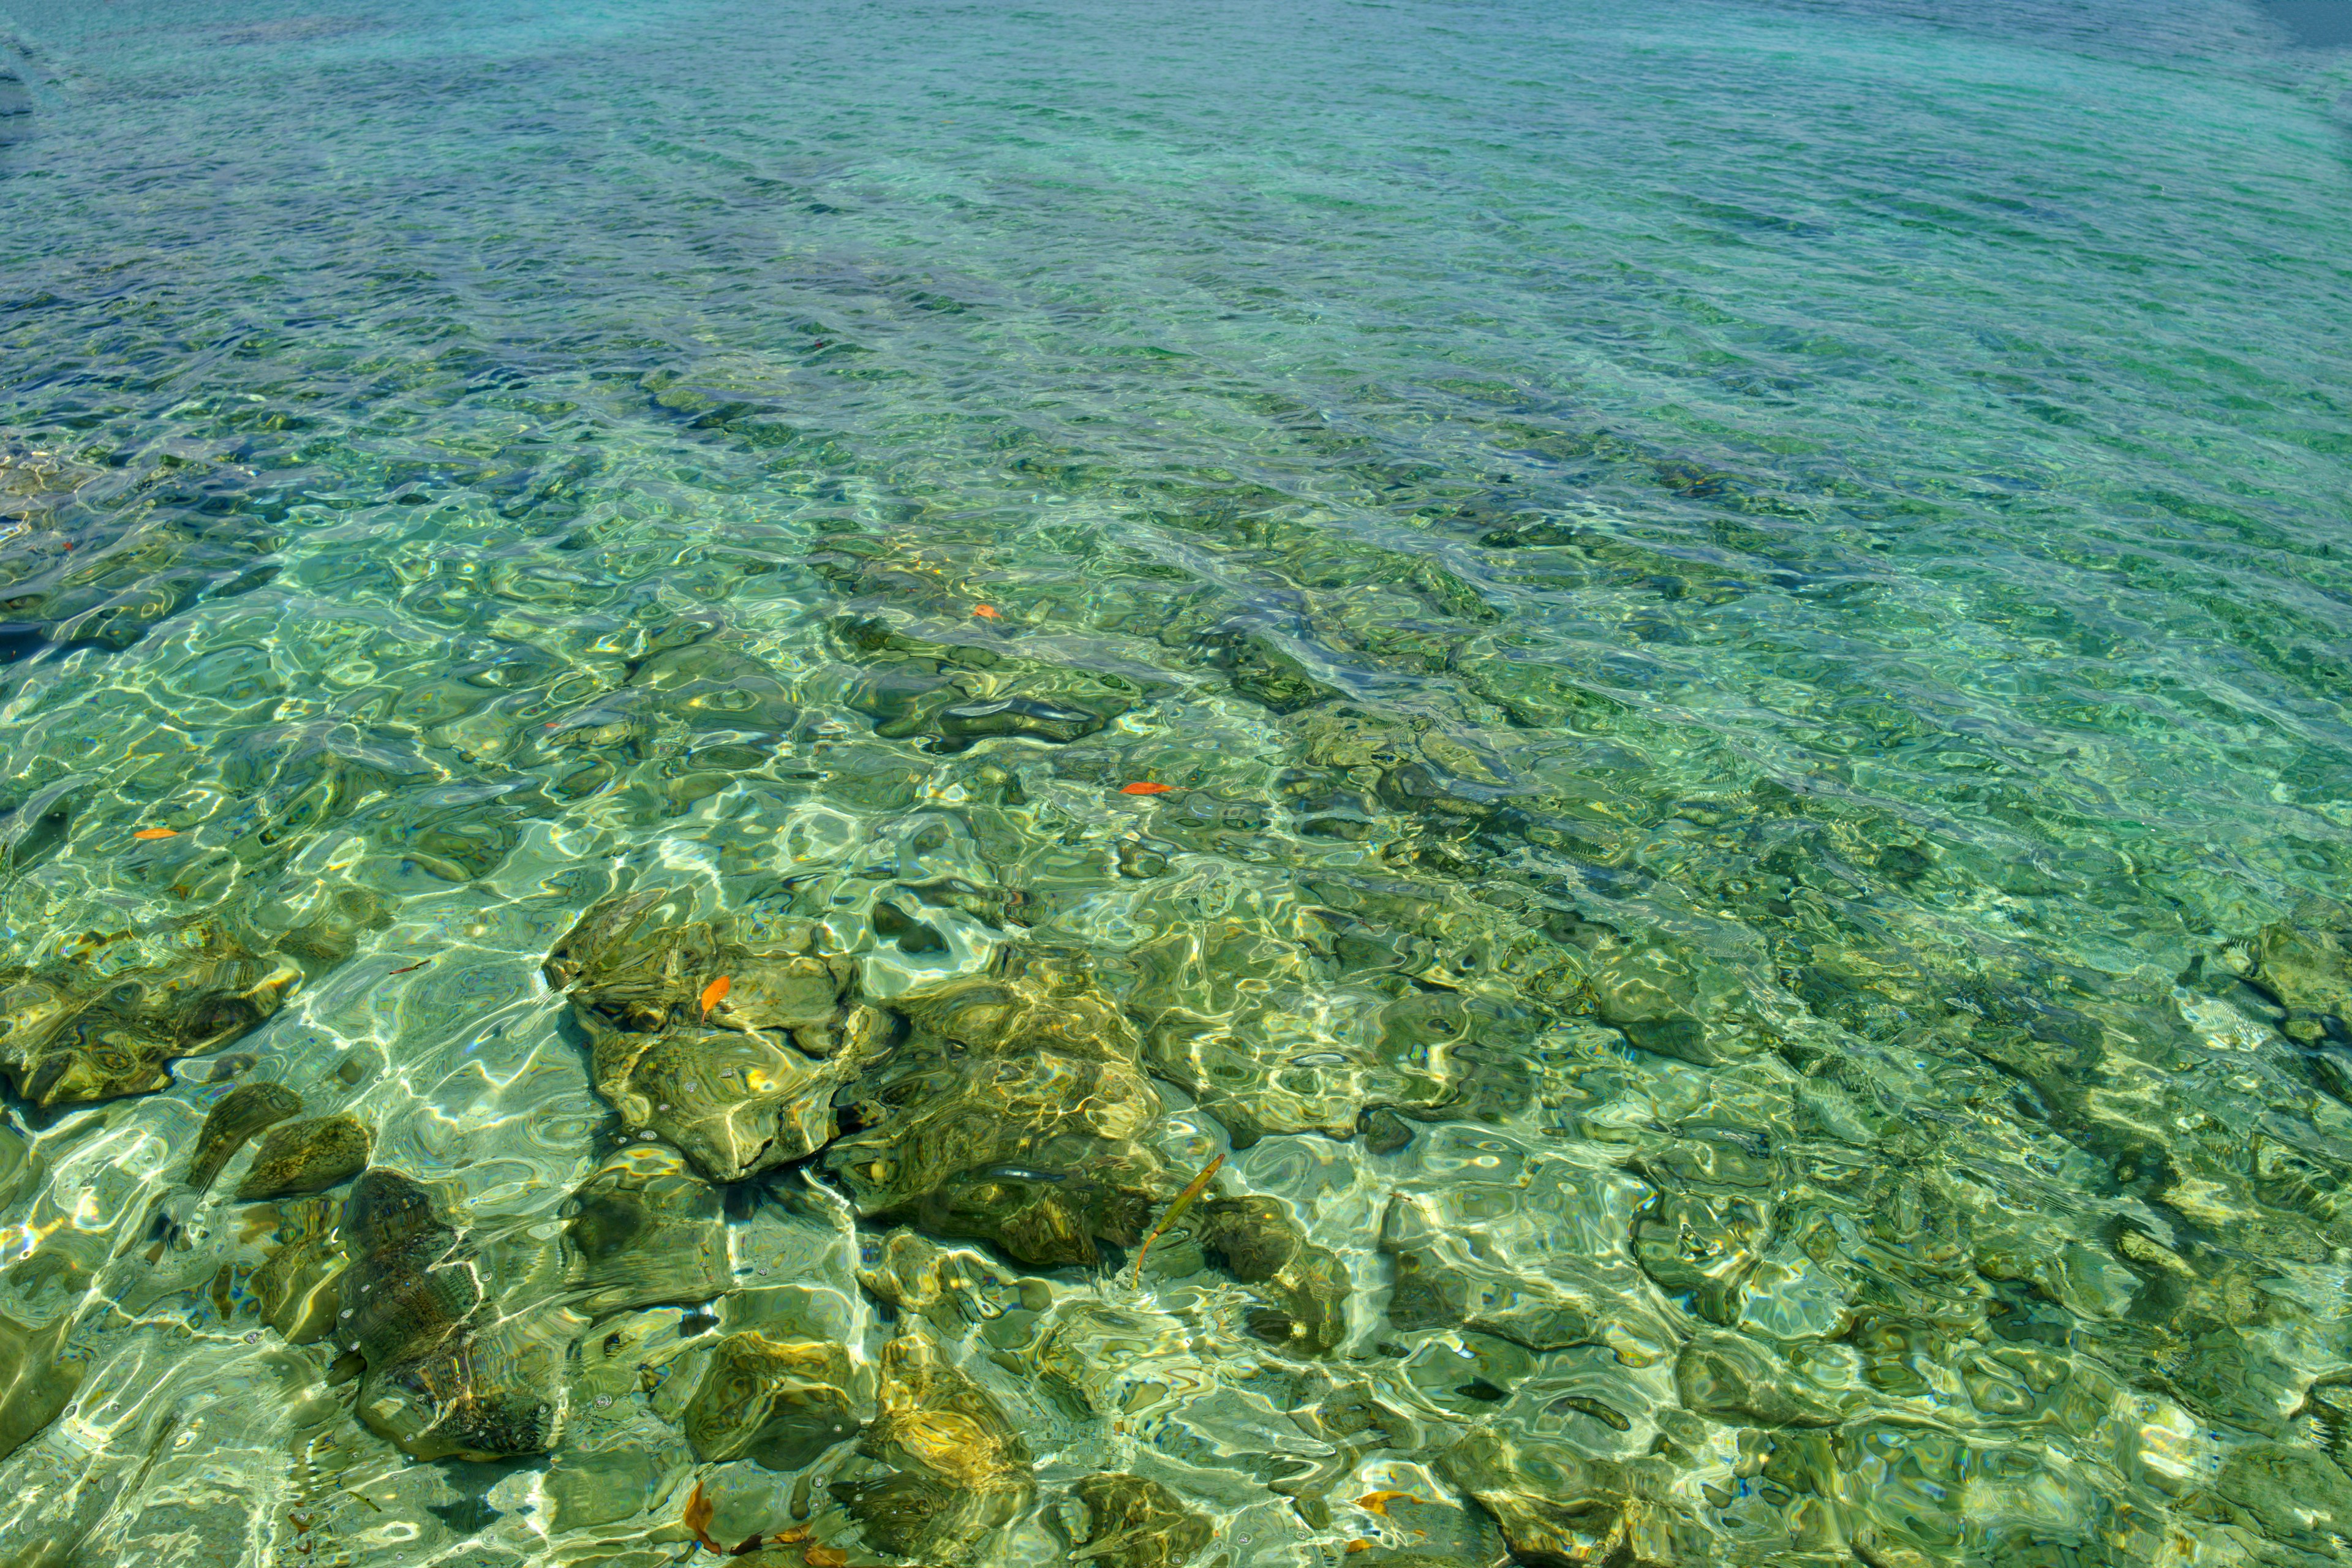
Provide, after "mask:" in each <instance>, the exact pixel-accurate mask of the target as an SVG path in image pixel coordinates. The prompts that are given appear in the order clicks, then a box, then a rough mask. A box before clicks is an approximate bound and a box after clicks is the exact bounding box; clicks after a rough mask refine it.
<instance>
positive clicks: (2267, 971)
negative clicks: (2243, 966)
mask: <svg viewBox="0 0 2352 1568" xmlns="http://www.w3.org/2000/svg"><path fill="white" fill-rule="evenodd" d="M2252 952H2253V957H2254V962H2255V969H2254V973H2253V979H2254V982H2255V983H2256V984H2259V985H2260V986H2262V987H2263V989H2264V990H2265V991H2268V992H2269V993H2270V994H2272V995H2273V996H2275V997H2277V998H2278V999H2279V1002H2280V1003H2281V1004H2282V1005H2284V1006H2285V1007H2286V1008H2288V1009H2289V1011H2290V1013H2291V1014H2294V1015H2302V1016H2306V1017H2310V1018H2315V1019H2324V1020H2326V1021H2328V1022H2329V1024H2330V1025H2332V1028H2333V1032H2334V1033H2335V1034H2336V1037H2337V1038H2339V1039H2352V910H2347V909H2345V908H2344V907H2343V906H2341V905H2337V904H2331V903H2325V902H2321V901H2319V900H2313V901H2311V902H2309V903H2306V904H2305V905H2304V906H2302V907H2301V908H2299V909H2297V910H2295V912H2294V916H2293V918H2291V919H2288V920H2284V921H2273V923H2272V924H2270V925H2266V926H2264V927H2263V929H2262V931H2261V932H2260V934H2258V935H2257V936H2256V937H2255V939H2254V941H2253V943H2252ZM2289 1022H2290V1028H2292V1027H2293V1025H2294V1022H2295V1020H2294V1019H2293V1018H2291V1019H2290V1021H2289ZM2296 1032H2297V1033H2302V1032H2303V1031H2296Z"/></svg>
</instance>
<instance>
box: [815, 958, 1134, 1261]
mask: <svg viewBox="0 0 2352 1568" xmlns="http://www.w3.org/2000/svg"><path fill="white" fill-rule="evenodd" d="M893 1006H894V1007H895V1008H896V1009H897V1010H898V1012H899V1013H900V1014H901V1015H903V1016H905V1018H906V1019H907V1021H908V1026H909V1028H910V1031H911V1036H910V1038H909V1039H908V1041H907V1042H906V1043H905V1044H903V1045H901V1046H899V1047H898V1048H897V1049H895V1050H894V1051H893V1052H892V1053H891V1055H890V1057H889V1058H887V1061H885V1062H883V1063H882V1064H880V1065H878V1066H877V1068H875V1069H874V1070H873V1071H871V1072H869V1073H868V1074H867V1075H866V1076H865V1077H864V1078H861V1079H859V1080H858V1082H857V1083H856V1086H855V1089H854V1091H853V1092H854V1094H855V1096H856V1099H855V1101H854V1105H855V1110H856V1115H857V1116H858V1118H859V1119H860V1120H861V1121H864V1122H865V1123H866V1126H865V1127H864V1128H863V1130H861V1131H858V1132H856V1134H854V1135H852V1136H849V1137H845V1138H843V1139H841V1140H840V1141H839V1142H835V1144H834V1145H833V1147H832V1148H830V1149H829V1150H827V1151H826V1152H825V1166H826V1168H827V1169H828V1170H829V1171H831V1172H833V1173H835V1174H836V1175H837V1176H838V1177H839V1178H840V1179H841V1181H842V1182H843V1184H844V1185H845V1187H846V1188H847V1189H848V1191H849V1193H850V1195H851V1198H852V1200H853V1201H854V1202H855V1203H856V1205H857V1209H858V1212H859V1214H860V1215H865V1216H866V1217H868V1218H875V1219H882V1220H893V1219H903V1220H906V1221H908V1222H911V1223H912V1224H914V1225H916V1226H919V1227H920V1228H922V1229H924V1230H927V1231H929V1232H932V1233H934V1234H937V1235H942V1236H964V1237H980V1238H982V1239H985V1240H988V1241H992V1242H993V1243H995V1244H996V1245H997V1246H999V1247H1003V1248H1004V1250H1005V1251H1006V1252H1008V1253H1010V1254H1011V1255H1012V1256H1013V1257H1014V1258H1019V1259H1021V1260H1022V1261H1023V1262H1024V1263H1032V1264H1038V1265H1054V1264H1070V1263H1076V1264H1090V1263H1093V1262H1094V1261H1096V1260H1097V1257H1098V1256H1099V1254H1098V1250H1097V1242H1098V1241H1112V1242H1116V1243H1118V1244H1119V1245H1121V1246H1133V1245H1135V1243H1136V1242H1137V1241H1139V1239H1141V1234H1142V1226H1143V1225H1144V1223H1145V1219H1146V1216H1147V1214H1148V1212H1149V1210H1150V1205H1151V1204H1152V1202H1153V1201H1154V1199H1155V1197H1156V1196H1158V1195H1160V1194H1161V1193H1162V1191H1163V1190H1167V1189H1171V1187H1172V1185H1173V1184H1171V1182H1169V1180H1168V1179H1167V1178H1166V1177H1165V1176H1164V1175H1163V1173H1162V1172H1161V1169H1160V1160H1159V1158H1158V1156H1157V1155H1156V1154H1154V1153H1153V1152H1151V1151H1150V1149H1149V1148H1148V1147H1147V1146H1146V1145H1144V1144H1143V1143H1142V1142H1139V1140H1140V1138H1141V1136H1142V1134H1143V1133H1144V1132H1145V1131H1148V1130H1149V1129H1150V1126H1151V1124H1152V1122H1153V1121H1156V1120H1157V1118H1158V1117H1159V1114H1160V1097H1159V1094H1158V1093H1157V1091H1155V1090H1154V1089H1152V1087H1151V1085H1150V1080H1149V1079H1146V1078H1145V1077H1144V1076H1143V1074H1142V1072H1141V1071H1140V1069H1139V1068H1137V1067H1136V1065H1135V1061H1134V1058H1135V1053H1136V1050H1137V1045H1136V1041H1135V1037H1134V1035H1133V1033H1132V1031H1130V1030H1129V1028H1128V1027H1127V1025H1126V1023H1125V1021H1124V1020H1123V1019H1122V1018H1121V1017H1120V1016H1119V1014H1118V1009H1117V1007H1116V1006H1114V1005H1112V1004H1111V1003H1110V1002H1109V1001H1108V999H1107V998H1105V997H1104V996H1102V995H1101V994H1100V993H1099V992H1097V991H1096V990H1094V989H1093V988H1092V987H1091V985H1090V984H1088V983H1087V982H1086V981H1085V980H1084V979H1083V978H1082V977H1077V976H1073V975H1067V974H1058V973H1051V972H1050V966H1045V967H1041V969H1040V971H1039V972H1038V973H1022V974H1011V975H1007V974H1000V975H995V976H988V977H975V978H971V979H965V980H959V981H955V982H952V983H950V984H947V985H945V986H942V987H940V988H937V989H934V990H928V991H923V992H918V993H910V994H908V995H905V996H901V997H899V998H898V999H897V1000H896V1001H895V1002H894V1003H893Z"/></svg>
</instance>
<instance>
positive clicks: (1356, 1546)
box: [1348, 1536, 1372, 1556]
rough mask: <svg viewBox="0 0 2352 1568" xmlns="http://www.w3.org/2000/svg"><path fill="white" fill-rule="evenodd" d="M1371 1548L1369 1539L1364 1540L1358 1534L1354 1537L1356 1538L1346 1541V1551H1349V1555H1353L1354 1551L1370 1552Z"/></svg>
mask: <svg viewBox="0 0 2352 1568" xmlns="http://www.w3.org/2000/svg"><path fill="white" fill-rule="evenodd" d="M1371 1549H1372V1543H1371V1542H1369V1541H1366V1540H1365V1539H1364V1538H1363V1537H1362V1536H1358V1537H1356V1539H1355V1540H1353V1541H1350V1542H1348V1552H1349V1555H1350V1556H1353V1555H1354V1554H1355V1553H1357V1552H1370V1550H1371Z"/></svg>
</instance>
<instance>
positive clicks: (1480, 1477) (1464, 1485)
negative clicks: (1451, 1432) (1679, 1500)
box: [1437, 1426, 1707, 1568]
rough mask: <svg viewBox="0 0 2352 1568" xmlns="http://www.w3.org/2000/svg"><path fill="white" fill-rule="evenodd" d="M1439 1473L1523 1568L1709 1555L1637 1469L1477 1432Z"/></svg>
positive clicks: (1642, 1567) (1669, 1562) (1591, 1567)
mask: <svg viewBox="0 0 2352 1568" xmlns="http://www.w3.org/2000/svg"><path fill="white" fill-rule="evenodd" d="M1437 1468H1438V1471H1439V1473H1440V1474H1442V1475H1444V1477H1445V1479H1447V1480H1449V1481H1451V1482H1453V1483H1454V1485H1455V1486H1457V1487H1459V1488H1461V1489H1462V1490H1463V1491H1464V1492H1465V1493H1467V1494H1468V1495H1469V1496H1470V1498H1471V1499H1472V1500H1475V1502H1476V1503H1477V1504H1478V1506H1479V1507H1481V1508H1483V1509H1485V1510H1486V1511H1487V1512H1488V1513H1490V1514H1492V1515H1493V1516H1494V1518H1495V1522H1496V1524H1497V1525H1499V1526H1500V1527H1501V1528H1502V1531H1503V1539H1504V1541H1505V1542H1507V1543H1508V1545H1509V1547H1510V1552H1511V1559H1512V1561H1514V1562H1516V1563H1524V1564H1526V1565H1527V1568H1684V1565H1685V1564H1686V1563H1696V1562H1702V1561H1705V1560H1706V1556H1707V1552H1706V1545H1705V1542H1706V1537H1705V1535H1704V1534H1703V1533H1701V1532H1700V1531H1698V1529H1697V1527H1696V1525H1695V1524H1694V1523H1693V1522H1692V1521H1690V1520H1689V1519H1687V1518H1686V1517H1685V1515H1683V1514H1682V1513H1681V1511H1680V1510H1678V1509H1676V1508H1675V1507H1674V1506H1673V1505H1672V1504H1670V1503H1668V1502H1666V1501H1664V1500H1663V1497H1662V1494H1663V1491H1664V1488H1663V1485H1662V1483H1661V1481H1660V1479H1659V1478H1658V1477H1657V1476H1655V1475H1654V1474H1653V1473H1651V1472H1650V1471H1649V1470H1647V1469H1646V1468H1644V1466H1643V1465H1641V1464H1621V1463H1619V1462H1617V1461H1614V1460H1610V1459H1598V1458H1588V1457H1586V1456H1584V1455H1582V1454H1580V1453H1578V1452H1577V1451H1576V1450H1575V1449H1573V1448H1571V1447H1567V1446H1566V1445H1564V1444H1558V1443H1542V1442H1536V1441H1531V1440H1528V1439H1526V1438H1522V1437H1518V1436H1513V1435H1510V1434H1507V1433H1505V1432H1500V1431H1497V1430H1496V1429H1495V1428H1492V1427H1487V1426H1481V1427H1475V1428H1473V1429H1472V1430H1471V1431H1470V1432H1469V1433H1468V1435H1466V1436H1464V1437H1463V1439H1462V1440H1461V1441H1460V1442H1458V1443H1456V1444H1455V1445H1454V1447H1451V1448H1448V1449H1446V1450H1445V1451H1444V1453H1443V1454H1441V1455H1440V1456H1439V1457H1438V1459H1437Z"/></svg>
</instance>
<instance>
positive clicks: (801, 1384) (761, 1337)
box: [685, 1330, 857, 1470]
mask: <svg viewBox="0 0 2352 1568" xmlns="http://www.w3.org/2000/svg"><path fill="white" fill-rule="evenodd" d="M850 1384H851V1372H850V1364H849V1352H847V1351H846V1350H845V1349H844V1348H843V1347H842V1346H840V1345H838V1344H835V1343H832V1342H824V1341H819V1340H772V1339H770V1338H769V1337H768V1336H767V1335H765V1334H762V1333H761V1332H759V1331H756V1330H746V1331H743V1332H741V1333H735V1334H730V1335H728V1336H727V1337H726V1338H725V1339H723V1340H721V1341H719V1343H718V1344H717V1345H715V1346H713V1347H712V1348H711V1352H710V1362H709V1365H708V1366H707V1367H706V1368H705V1369H704V1372H703V1374H702V1383H701V1385H700V1386H699V1387H698V1388H697V1389H696V1391H695V1394H694V1398H693V1400H692V1401H691V1402H690V1403H689V1404H688V1405H687V1408H686V1422H685V1426H686V1440H687V1441H688V1443H690V1444H692V1445H693V1447H694V1455H695V1458H698V1459H700V1460H702V1461H703V1462H704V1463H706V1464H723V1463H725V1462H726V1461H728V1460H730V1459H741V1458H749V1459H751V1461H752V1462H753V1463H754V1464H757V1465H759V1466H761V1468H764V1469H771V1470H797V1469H799V1468H802V1467H803V1466H804V1465H806V1464H809V1463H810V1462H811V1461H813V1460H814V1459H815V1458H816V1457H817V1456H818V1455H820V1454H822V1453H824V1451H825V1450H826V1449H827V1448H830V1447H833V1445H834V1444H835V1443H838V1442H840V1441H841V1440H842V1439H843V1438H845V1437H850V1436H856V1432H857V1418H856V1415H855V1414H854V1413H853V1410H852V1406H851V1397H850V1392H849V1390H850Z"/></svg>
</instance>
